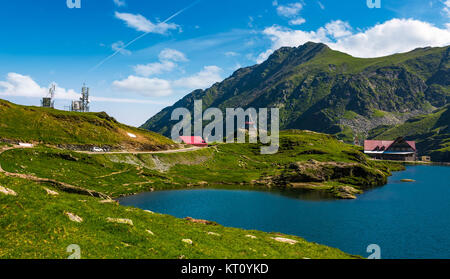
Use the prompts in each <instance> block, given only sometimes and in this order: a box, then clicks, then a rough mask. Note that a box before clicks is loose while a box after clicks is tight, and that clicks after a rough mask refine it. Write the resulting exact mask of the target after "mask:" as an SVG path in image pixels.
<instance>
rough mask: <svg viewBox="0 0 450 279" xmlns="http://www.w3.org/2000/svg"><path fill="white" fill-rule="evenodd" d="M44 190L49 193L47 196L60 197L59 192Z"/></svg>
mask: <svg viewBox="0 0 450 279" xmlns="http://www.w3.org/2000/svg"><path fill="white" fill-rule="evenodd" d="M44 190H45V191H46V192H47V195H50V196H58V195H59V193H58V192H55V191H52V190H50V189H48V188H44Z"/></svg>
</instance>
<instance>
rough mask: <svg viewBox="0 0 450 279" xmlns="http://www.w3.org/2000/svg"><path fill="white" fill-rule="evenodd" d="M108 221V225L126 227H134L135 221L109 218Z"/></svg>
mask: <svg viewBox="0 0 450 279" xmlns="http://www.w3.org/2000/svg"><path fill="white" fill-rule="evenodd" d="M106 221H108V223H117V224H126V225H130V226H134V224H133V221H132V220H130V219H121V218H110V217H108V218H106Z"/></svg>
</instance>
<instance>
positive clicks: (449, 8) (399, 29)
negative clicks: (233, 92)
mask: <svg viewBox="0 0 450 279" xmlns="http://www.w3.org/2000/svg"><path fill="white" fill-rule="evenodd" d="M366 2H367V1H366V0H345V1H344V0H342V1H337V0H320V1H317V0H290V1H289V0H278V1H273V0H240V1H238V0H227V1H222V0H200V1H197V2H196V1H195V0H166V1H142V0H81V8H73V9H70V8H68V7H67V4H66V0H39V1H36V0H15V1H6V0H2V3H1V4H2V8H1V9H0V25H1V26H2V27H1V28H0V36H1V38H2V43H1V44H0V61H2V63H0V98H3V99H7V100H10V101H13V102H16V103H20V104H25V105H39V97H40V96H42V95H45V93H46V91H47V90H48V87H49V85H50V84H51V83H52V82H54V83H56V84H57V85H58V89H57V100H56V106H57V108H59V109H64V107H65V106H68V105H69V104H70V100H71V99H74V98H76V97H77V94H78V92H79V91H80V88H81V86H82V84H83V83H84V82H86V84H87V85H88V86H89V87H90V88H91V94H92V95H93V102H92V105H91V109H92V110H93V111H106V112H108V113H109V114H110V115H112V116H114V117H116V118H117V119H118V120H119V121H121V122H124V123H127V124H130V125H134V126H138V125H141V124H143V122H144V121H145V120H147V119H148V118H150V117H151V116H153V115H154V114H155V113H157V112H159V111H160V110H161V109H162V108H164V107H165V106H167V105H171V104H173V103H174V102H176V101H177V100H178V99H180V98H181V97H183V96H184V95H186V94H188V93H190V92H191V91H192V90H194V89H197V88H203V89H205V88H208V87H209V86H211V85H212V84H213V83H214V82H217V81H221V80H223V79H224V78H226V77H228V76H229V75H231V74H232V73H233V71H235V70H236V69H237V68H239V67H245V66H250V65H254V64H256V63H260V62H262V61H264V59H266V58H267V57H268V55H270V54H271V53H272V52H273V51H274V50H276V49H277V48H279V47H281V46H298V45H301V44H303V43H305V42H307V41H315V42H324V43H327V44H328V45H330V46H331V47H332V48H334V49H337V50H340V51H345V52H348V53H350V54H352V55H354V56H358V57H376V56H383V55H388V54H392V53H396V52H404V51H409V50H411V49H414V48H416V47H424V46H444V45H449V44H450V24H449V23H450V0H429V1H427V0H409V1H404V0H381V1H380V2H381V8H373V9H370V8H369V7H368V6H367V3H366ZM186 7H189V8H188V9H187V10H183V9H185V8H186ZM182 10H183V11H182ZM180 11H182V12H181V13H179V14H177V15H176V16H175V17H173V18H172V19H171V20H170V21H168V22H164V21H165V20H166V19H167V18H169V17H171V16H173V15H175V14H176V13H178V12H180ZM143 34H146V35H144V36H143V37H142V38H140V39H139V40H137V41H135V42H134V43H133V44H131V45H129V46H128V47H127V48H125V49H124V48H122V47H123V46H124V45H126V44H127V43H128V42H130V41H132V40H134V39H135V38H137V37H139V36H141V35H143ZM114 53H116V55H115V56H113V57H111V55H113V54H114ZM107 57H110V58H109V59H108V60H105V58H107ZM102 61H103V62H104V63H103V62H102ZM101 62H102V63H101ZM99 63H101V64H99Z"/></svg>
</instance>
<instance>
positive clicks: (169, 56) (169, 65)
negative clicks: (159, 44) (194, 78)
mask: <svg viewBox="0 0 450 279" xmlns="http://www.w3.org/2000/svg"><path fill="white" fill-rule="evenodd" d="M158 57H159V61H160V62H155V63H150V64H146V65H136V66H135V67H134V71H135V72H136V74H137V75H140V76H144V77H149V76H153V75H158V74H162V73H165V72H171V71H173V70H174V69H175V68H176V67H177V66H178V64H176V63H174V62H186V61H188V59H187V58H186V55H184V53H182V52H180V51H178V50H175V49H170V48H166V49H164V50H162V51H161V52H160V53H159V56H158Z"/></svg>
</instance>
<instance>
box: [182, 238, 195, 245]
mask: <svg viewBox="0 0 450 279" xmlns="http://www.w3.org/2000/svg"><path fill="white" fill-rule="evenodd" d="M181 241H182V242H184V243H186V244H189V245H192V244H194V242H193V241H192V240H190V239H183V240H181Z"/></svg>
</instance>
